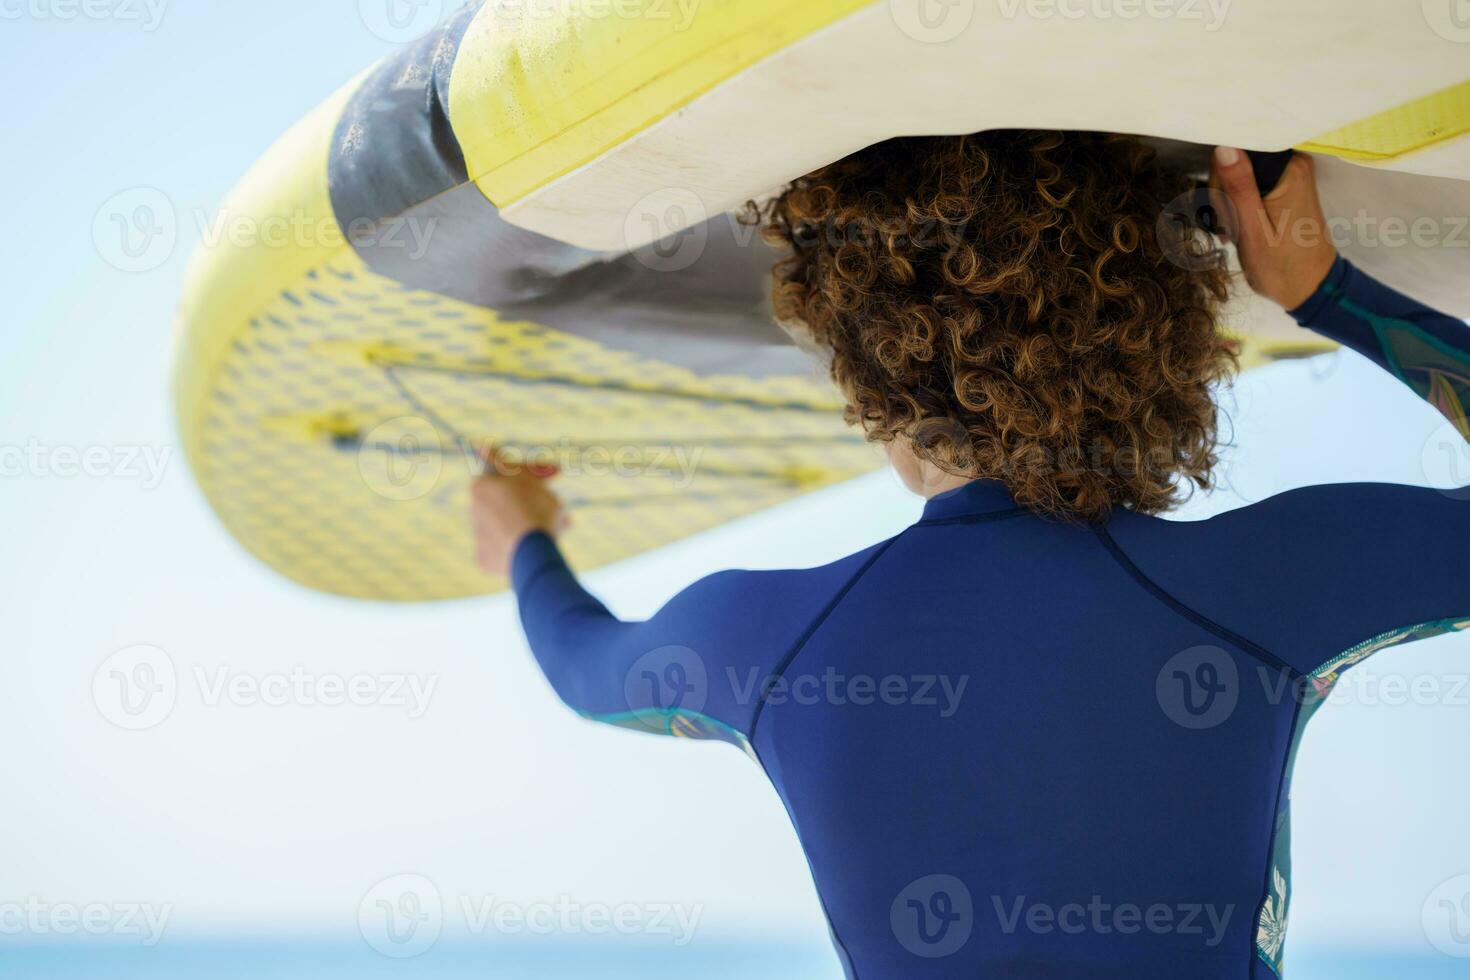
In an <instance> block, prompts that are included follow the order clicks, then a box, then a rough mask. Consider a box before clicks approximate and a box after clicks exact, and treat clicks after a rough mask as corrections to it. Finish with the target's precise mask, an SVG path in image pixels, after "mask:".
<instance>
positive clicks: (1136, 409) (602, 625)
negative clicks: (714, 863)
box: [474, 133, 1470, 980]
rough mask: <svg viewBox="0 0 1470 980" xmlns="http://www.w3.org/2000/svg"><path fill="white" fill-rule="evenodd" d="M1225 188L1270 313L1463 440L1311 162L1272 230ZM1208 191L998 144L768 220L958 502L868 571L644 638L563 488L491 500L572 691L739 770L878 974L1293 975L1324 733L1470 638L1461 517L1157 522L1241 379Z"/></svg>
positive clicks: (1445, 342) (1451, 360) (1398, 513)
mask: <svg viewBox="0 0 1470 980" xmlns="http://www.w3.org/2000/svg"><path fill="white" fill-rule="evenodd" d="M1214 182H1215V184H1216V185H1217V186H1218V187H1220V188H1222V189H1223V191H1224V193H1225V194H1227V195H1228V197H1229V200H1230V202H1231V203H1232V204H1233V209H1234V211H1235V212H1236V215H1235V217H1234V220H1233V221H1232V222H1231V224H1232V237H1234V238H1235V240H1236V243H1237V246H1238V249H1239V251H1240V255H1241V261H1242V265H1243V267H1244V270H1245V273H1246V276H1247V278H1248V280H1249V282H1250V284H1251V285H1252V286H1253V287H1254V288H1255V289H1256V290H1257V291H1258V292H1259V293H1261V294H1262V295H1264V296H1266V297H1268V298H1269V299H1271V300H1274V301H1275V302H1277V303H1279V304H1280V305H1281V306H1283V307H1285V308H1287V309H1288V310H1290V311H1292V313H1293V315H1294V316H1295V317H1296V319H1297V320H1298V322H1300V323H1301V324H1302V325H1303V326H1306V327H1309V328H1311V329H1314V330H1316V331H1318V332H1319V333H1322V334H1324V335H1325V336H1328V337H1331V338H1332V339H1334V340H1338V341H1341V342H1343V343H1345V344H1347V345H1349V346H1351V347H1353V348H1355V349H1357V350H1359V351H1361V352H1362V353H1364V354H1366V355H1368V356H1369V357H1371V358H1373V359H1374V360H1376V361H1377V362H1378V363H1379V364H1381V365H1382V366H1384V367H1385V368H1386V369H1388V370H1391V371H1394V372H1395V373H1396V374H1398V376H1399V377H1400V378H1402V379H1403V380H1404V381H1405V382H1406V383H1408V384H1409V385H1410V386H1412V387H1414V388H1415V389H1416V390H1417V391H1419V392H1420V394H1421V395H1423V396H1424V397H1426V398H1430V399H1431V400H1433V401H1434V402H1435V404H1436V405H1438V406H1440V407H1442V408H1444V409H1446V410H1447V412H1448V413H1449V414H1450V415H1451V416H1452V418H1454V420H1455V421H1456V422H1458V423H1459V424H1460V428H1461V431H1463V430H1464V424H1463V422H1464V419H1463V414H1464V413H1463V411H1461V410H1460V409H1459V405H1460V404H1461V402H1462V401H1463V399H1464V398H1465V397H1466V396H1467V393H1470V386H1467V383H1466V379H1467V377H1470V332H1467V330H1466V327H1465V325H1464V324H1463V323H1461V322H1459V321H1457V320H1452V319H1450V318H1448V317H1444V316H1441V315H1439V314H1436V313H1434V312H1433V311H1431V310H1428V309H1425V308H1424V307H1422V306H1420V305H1418V304H1416V303H1414V302H1413V301H1411V300H1409V299H1407V298H1405V297H1403V296H1400V295H1398V294H1396V293H1394V292H1392V291H1391V290H1389V289H1387V288H1385V287H1384V286H1382V285H1380V284H1378V283H1376V282H1374V281H1373V280H1371V279H1369V278H1368V277H1367V276H1365V275H1364V274H1362V273H1361V272H1359V271H1357V270H1355V269H1354V268H1352V267H1351V266H1350V265H1348V264H1347V263H1346V262H1344V261H1343V260H1342V259H1341V258H1339V257H1338V256H1337V255H1336V253H1335V250H1334V248H1333V246H1332V244H1331V242H1330V240H1329V239H1328V237H1327V236H1326V234H1325V226H1324V221H1323V216H1322V212H1321V208H1320V205H1319V204H1318V202H1317V195H1316V188H1315V181H1314V177H1313V171H1312V164H1311V161H1310V159H1309V158H1307V157H1298V158H1297V159H1296V160H1294V161H1293V163H1292V164H1291V165H1290V167H1289V168H1288V170H1287V173H1286V175H1285V177H1284V178H1283V180H1282V182H1281V184H1280V185H1279V186H1278V187H1277V189H1276V190H1275V191H1273V192H1272V193H1271V194H1270V195H1269V196H1268V198H1267V199H1266V200H1262V199H1261V197H1260V194H1259V192H1258V191H1257V190H1256V187H1255V184H1254V180H1253V176H1252V173H1251V166H1250V163H1249V161H1248V160H1247V159H1246V158H1245V157H1244V156H1243V155H1242V154H1241V153H1239V152H1238V151H1235V150H1231V149H1228V148H1221V149H1220V150H1219V151H1217V153H1216V159H1215V174H1214ZM1188 189H1189V185H1188V183H1187V181H1186V180H1185V179H1184V178H1183V177H1180V176H1176V175H1172V174H1170V173H1169V172H1168V171H1166V170H1165V169H1164V168H1163V167H1162V166H1161V165H1160V164H1159V163H1158V162H1156V160H1155V159H1154V157H1153V156H1152V154H1151V153H1150V152H1149V151H1148V150H1146V149H1145V148H1144V147H1142V146H1141V145H1139V144H1138V143H1137V142H1135V141H1132V140H1129V139H1124V138H1118V137H1103V136H1089V135H1066V136H1063V135H1060V134H1055V133H993V134H986V135H983V136H976V137H966V138H943V139H905V140H894V141H891V142H889V143H885V144H881V145H879V146H876V147H873V148H870V149H868V150H865V151H863V152H861V153H858V154H856V155H855V156H853V157H851V158H849V159H847V160H844V161H841V162H839V163H836V164H833V165H832V166H829V167H826V168H824V169H822V170H820V171H817V172H816V173H813V174H811V175H808V176H807V177H805V178H803V179H801V180H799V181H797V182H796V183H795V184H793V185H792V186H791V187H790V188H788V189H787V190H786V192H785V193H784V194H783V195H782V196H781V197H780V198H779V199H778V200H777V201H776V202H775V203H774V204H772V205H771V206H770V208H769V209H768V211H767V232H768V237H770V238H773V239H774V240H776V241H777V242H778V243H781V244H784V245H785V246H786V248H787V249H788V251H789V258H787V259H785V260H784V261H783V262H781V264H780V265H778V266H777V268H776V270H775V280H776V292H775V296H776V307H777V313H778V316H779V317H780V318H781V319H782V320H783V322H786V323H788V324H790V325H792V326H793V327H794V328H795V329H798V330H801V331H802V332H803V333H804V334H805V335H806V336H807V339H809V340H810V341H812V342H813V343H814V345H815V346H816V348H817V349H819V350H820V351H822V352H823V353H824V354H825V355H826V356H827V357H828V358H829V359H830V362H831V373H832V377H833V378H834V379H835V381H836V382H837V384H838V386H839V388H840V389H841V390H842V391H843V392H844V393H845V395H846V397H847V398H848V401H849V404H850V410H849V415H850V419H851V421H853V422H854V423H856V424H858V425H861V426H862V427H863V429H864V430H865V431H866V432H867V433H868V434H869V435H870V436H871V437H872V438H873V439H875V440H877V441H880V442H881V443H883V445H884V446H885V447H886V448H887V451H888V455H889V458H890V459H891V461H892V463H893V466H894V468H895V469H896V470H897V471H898V473H899V474H900V475H901V476H902V478H903V480H904V482H905V483H906V484H907V485H908V486H909V487H910V488H911V489H913V490H914V491H915V492H916V493H919V494H921V495H923V496H924V497H926V498H927V499H928V504H927V506H926V507H925V509H924V515H923V519H922V520H920V521H919V522H918V523H917V524H915V525H914V526H913V527H911V528H909V529H908V530H906V531H904V532H903V533H902V534H900V535H898V536H897V537H895V538H893V539H891V540H889V541H884V542H882V543H880V544H877V545H874V546H873V547H871V548H869V549H867V550H866V551H863V552H861V553H859V554H856V555H853V556H852V557H850V558H846V559H844V560H842V561H839V562H837V563H835V564H833V565H829V566H826V567H824V568H816V569H809V570H802V571H766V572H747V571H735V572H726V573H722V574H719V575H715V576H713V577H711V578H708V579H705V580H704V581H702V582H699V583H697V584H695V585H693V586H692V587H690V588H689V589H688V590H687V591H685V592H684V593H682V594H681V595H679V596H678V597H677V598H675V599H674V600H673V601H672V602H670V603H669V605H668V606H667V607H666V608H665V609H664V610H663V611H661V612H660V613H659V614H658V615H656V616H654V617H653V618H652V619H651V620H649V621H648V622H644V623H623V622H619V621H618V620H617V619H616V618H614V617H613V616H612V615H611V614H610V613H609V612H608V611H607V610H606V609H605V608H604V607H603V606H602V605H601V604H600V603H599V602H598V601H597V600H596V599H594V598H593V597H592V596H590V595H589V594H588V593H587V592H585V591H584V590H583V589H582V588H581V587H580V586H579V585H578V584H577V581H576V579H575V578H574V577H573V576H572V573H571V572H570V571H569V570H568V569H567V566H566V565H565V564H564V563H563V561H562V559H561V556H560V555H559V553H558V551H557V547H556V544H555V542H554V536H555V533H556V531H557V528H558V526H559V524H560V521H561V511H560V508H559V506H558V504H557V501H556V498H555V497H554V496H553V494H552V493H551V491H550V490H549V489H548V488H547V486H546V485H545V481H543V480H542V479H540V478H539V477H537V476H535V475H530V474H520V475H510V476H503V477H492V478H488V479H486V480H484V481H482V482H480V483H479V484H478V485H477V487H476V488H475V492H474V519H475V524H476V528H477V535H478V545H479V557H480V561H481V563H482V564H483V565H484V567H485V568H486V569H487V570H489V571H492V572H500V571H505V570H507V569H508V570H509V572H510V573H511V575H512V577H513V580H514V583H515V588H516V593H517V596H518V597H519V601H520V604H521V613H522V618H523V622H524V624H525V628H526V633H527V635H528V637H529V638H530V643H531V647H532V649H533V650H534V651H535V653H536V656H537V657H538V658H539V660H540V663H541V665H542V667H543V669H544V670H545V672H546V674H547V676H548V678H549V679H550V681H551V683H552V684H553V685H554V687H555V688H556V690H557V692H558V693H559V694H560V695H561V697H562V698H563V699H565V701H566V702H567V703H568V704H569V705H571V706H572V707H574V708H575V709H576V710H578V711H580V712H582V713H583V714H585V715H587V716H590V717H594V718H598V719H600V720H606V721H611V722H615V723H622V724H632V725H638V726H642V727H646V728H653V729H656V730H659V731H664V732H668V733H670V734H682V735H693V736H697V737H717V738H724V739H727V740H730V741H733V742H735V743H737V744H739V745H741V746H743V747H745V748H746V749H747V750H748V751H749V752H750V753H751V754H752V755H753V756H754V757H755V758H756V759H757V760H758V761H759V763H760V764H761V765H762V766H763V767H764V769H765V771H766V772H767V773H768V774H769V776H770V778H771V780H772V782H773V783H774V785H775V787H776V789H777V791H778V792H779V793H780V794H781V796H782V799H783V800H784V801H785V804H786V806H787V809H788V811H789V813H790V815H791V818H792V820H793V821H794V823H795V825H796V829H797V831H798V833H799V835H800V838H801V841H802V844H803V846H804V848H805V850H806V853H807V856H808V857H809V859H810V863H811V867H812V872H813V874H814V876H815V879H816V883H817V886H818V889H819V892H820V894H821V897H822V901H823V904H824V907H825V911H826V913H827V916H828V919H829V921H830V923H831V926H832V931H833V936H834V939H835V943H836V946H837V949H838V951H839V953H840V954H841V956H842V957H843V960H844V963H845V965H846V968H847V970H848V972H849V975H851V976H855V977H859V978H862V980H888V978H913V977H956V978H958V977H966V978H973V977H1066V978H1089V977H1151V978H1152V977H1171V978H1172V977H1189V978H1216V977H1219V978H1224V977H1229V978H1242V977H1267V976H1270V975H1272V974H1274V973H1278V972H1279V970H1280V966H1281V961H1282V944H1283V938H1284V929H1285V920H1286V906H1287V901H1288V899H1289V853H1288V852H1289V848H1288V836H1289V828H1288V819H1287V818H1288V805H1287V798H1288V793H1287V784H1288V782H1289V776H1290V768H1291V761H1292V757H1293V754H1294V752H1293V750H1294V747H1295V745H1296V744H1297V741H1298V739H1299V738H1300V736H1301V731H1302V727H1303V725H1304V724H1305V722H1306V720H1307V717H1308V716H1309V715H1310V714H1311V712H1312V710H1313V709H1314V708H1315V707H1316V706H1317V705H1319V704H1320V703H1321V699H1322V697H1323V695H1324V694H1325V692H1326V690H1327V689H1328V688H1329V687H1330V685H1331V684H1332V682H1333V681H1334V680H1335V679H1336V677H1337V675H1338V673H1339V672H1340V671H1341V670H1342V669H1344V668H1345V667H1347V666H1350V665H1351V664H1352V663H1355V662H1357V661H1358V660H1359V659H1362V658H1363V657H1365V656H1367V655H1368V654H1369V653H1371V652H1374V651H1376V650H1379V649H1382V648H1384V647H1387V646H1392V645H1394V644H1396V643H1400V642H1405V641H1408V640H1411V639H1417V638H1420V637H1422V636H1427V635H1433V634H1435V633H1439V632H1444V631H1447V630H1450V629H1457V628H1461V627H1464V626H1467V625H1470V563H1467V562H1466V561H1464V560H1463V559H1462V557H1461V554H1460V552H1461V548H1462V547H1463V543H1464V542H1470V505H1467V504H1466V503H1464V502H1462V501H1461V500H1459V499H1456V497H1454V496H1450V495H1447V494H1445V493H1442V492H1438V491H1435V490H1428V489H1418V488H1411V487H1401V486H1386V485H1344V486H1321V487H1312V488H1308V489H1304V490H1297V491H1293V492H1291V493H1286V494H1282V495H1280V496H1278V497H1274V498H1272V499H1269V500H1266V501H1263V502H1261V503H1258V504H1255V505H1253V506H1250V507H1245V508H1242V509H1239V510H1235V511H1232V512H1230V513H1227V514H1223V515H1220V516H1218V517H1216V518H1214V519H1212V520H1208V521H1202V522H1193V523H1183V522H1169V521H1164V520H1161V519H1159V518H1158V517H1157V516H1155V515H1157V514H1158V513H1160V512H1163V511H1165V510H1167V509H1168V508H1169V507H1170V506H1171V505H1172V504H1173V503H1174V502H1175V501H1176V499H1177V496H1178V494H1179V492H1180V488H1181V487H1182V486H1184V485H1186V484H1191V483H1192V484H1193V485H1195V486H1198V487H1205V486H1208V485H1209V484H1210V477H1211V470H1212V468H1213V467H1214V465H1215V462H1216V455H1215V445H1216V407H1215V404H1214V402H1213V395H1212V391H1213V386H1214V385H1215V384H1216V382H1219V381H1220V380H1222V379H1224V378H1226V377H1227V376H1228V375H1229V373H1230V371H1231V369H1232V367H1233V360H1232V355H1231V353H1230V350H1229V347H1228V345H1227V343H1226V342H1225V340H1224V339H1223V338H1222V336H1221V333H1220V331H1219V328H1218V325H1217V312H1218V307H1219V304H1220V303H1221V301H1222V300H1223V299H1224V297H1225V294H1226V285H1227V283H1226V279H1225V274H1224V273H1223V272H1222V271H1220V270H1219V268H1218V267H1216V266H1213V265H1208V264H1205V263H1200V262H1197V261H1193V258H1194V257H1195V256H1193V254H1192V253H1185V252H1179V251H1176V250H1177V249H1179V248H1181V247H1183V246H1187V242H1184V241H1182V240H1181V241H1180V242H1171V241H1166V240H1162V239H1161V238H1160V235H1159V233H1156V231H1155V229H1156V227H1159V222H1158V221H1157V218H1158V216H1159V215H1160V214H1161V213H1163V212H1164V211H1165V209H1166V205H1167V203H1168V202H1169V201H1171V200H1173V199H1175V198H1176V197H1177V196H1178V195H1179V194H1180V193H1183V192H1187V190H1188ZM1164 227H1167V222H1165V223H1164Z"/></svg>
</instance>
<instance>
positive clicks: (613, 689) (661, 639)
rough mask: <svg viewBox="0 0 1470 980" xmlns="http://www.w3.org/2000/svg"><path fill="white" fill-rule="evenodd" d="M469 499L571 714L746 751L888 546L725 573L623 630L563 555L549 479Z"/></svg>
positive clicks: (490, 557) (486, 563)
mask: <svg viewBox="0 0 1470 980" xmlns="http://www.w3.org/2000/svg"><path fill="white" fill-rule="evenodd" d="M472 500H473V515H472V516H473V519H474V524H475V532H476V533H475V537H476V542H477V545H478V548H479V554H478V558H479V562H480V564H481V566H482V567H483V568H484V569H485V570H486V571H488V572H490V573H492V574H497V575H500V574H505V573H506V572H509V574H510V576H511V580H512V583H513V584H514V586H515V592H516V599H517V601H518V602H519V604H520V613H521V622H522V624H523V626H524V627H525V631H526V637H527V639H528V640H529V642H530V645H531V650H532V652H533V653H534V654H535V656H536V660H537V662H538V663H539V664H540V666H541V669H542V671H543V673H545V675H546V678H547V680H548V681H550V683H551V686H552V687H553V689H555V691H556V693H557V695H558V696H559V697H560V698H561V699H562V700H563V701H564V702H565V703H566V704H567V705H568V706H569V707H571V708H572V709H573V710H575V711H576V712H578V713H579V714H581V715H583V716H584V717H586V718H590V719H593V720H595V721H600V722H606V723H609V724H613V725H618V726H621V727H626V728H633V729H637V730H640V731H646V732H653V733H656V734H661V735H673V736H676V737H682V738H697V739H718V740H721V741H727V742H731V743H733V744H735V745H737V746H740V747H741V748H743V749H745V750H746V751H750V742H751V740H752V737H753V730H754V726H755V721H756V718H757V716H758V714H759V711H760V708H761V704H762V701H763V697H764V695H765V694H766V692H767V690H768V685H769V684H770V683H771V682H772V680H773V679H774V678H776V677H778V676H780V674H781V672H782V670H783V668H784V667H785V665H786V664H788V663H789V662H790V661H791V659H792V658H794V657H795V655H796V653H797V652H798V651H799V650H800V647H801V644H802V643H803V642H804V641H805V639H806V638H807V637H808V636H810V635H811V634H812V632H814V631H815V630H816V629H817V628H818V627H819V626H820V624H821V623H822V621H823V620H824V619H825V618H826V616H827V615H828V614H829V613H830V611H831V610H832V608H834V607H835V605H836V604H837V602H838V601H839V600H840V598H841V596H842V595H843V594H844V593H845V591H846V589H847V586H848V584H849V583H850V582H852V581H853V580H854V579H855V578H856V577H857V576H859V575H861V574H862V571H863V570H864V569H865V568H866V567H867V566H868V564H869V563H870V562H871V560H872V558H873V557H874V556H875V555H876V554H877V552H878V550H879V549H877V548H875V549H869V550H868V551H865V552H861V553H859V554H857V555H853V556H851V557H849V558H845V559H843V560H842V561H839V562H836V563H834V564H832V565H827V566H825V567H822V568H815V569H809V570H802V571H768V572H752V571H730V572H720V573H718V574H716V575H712V576H709V577H708V578H705V579H702V580H700V581H698V582H696V583H695V584H693V585H691V586H690V587H689V588H687V589H685V590H684V591H683V592H681V593H679V594H678V595H677V596H675V597H674V598H673V599H672V600H670V601H669V603H668V604H667V605H666V606H664V608H663V609H661V610H660V611H659V612H658V613H657V614H656V615H654V616H653V617H652V618H651V619H648V620H646V621H642V622H626V621H623V620H621V619H619V618H618V617H617V616H615V615H614V614H613V613H612V612H610V611H609V610H608V608H607V607H606V606H605V605H604V604H603V603H602V602H601V601H599V600H598V599H596V598H595V597H594V596H593V595H592V594H591V593H590V592H588V591H587V590H586V589H585V588H584V587H583V586H582V584H581V583H580V582H579V581H578V580H577V577H576V576H575V575H574V574H573V573H572V570H571V568H570V567H568V565H567V563H566V561H565V559H564V558H563V557H562V553H561V550H560V548H558V546H557V544H556V541H555V537H554V536H555V534H556V533H557V532H558V530H559V529H560V528H561V527H562V526H563V525H564V524H565V521H564V520H563V518H562V516H561V510H560V505H559V504H558V503H557V501H556V497H555V496H554V495H553V494H552V493H551V491H550V489H549V487H548V486H547V481H546V479H545V478H544V476H543V475H537V474H531V473H525V472H518V473H510V474H505V473H502V474H499V475H494V476H489V477H486V478H484V479H481V480H480V481H478V482H477V483H476V485H475V488H474V491H473V494H472ZM880 547H881V546H880Z"/></svg>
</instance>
